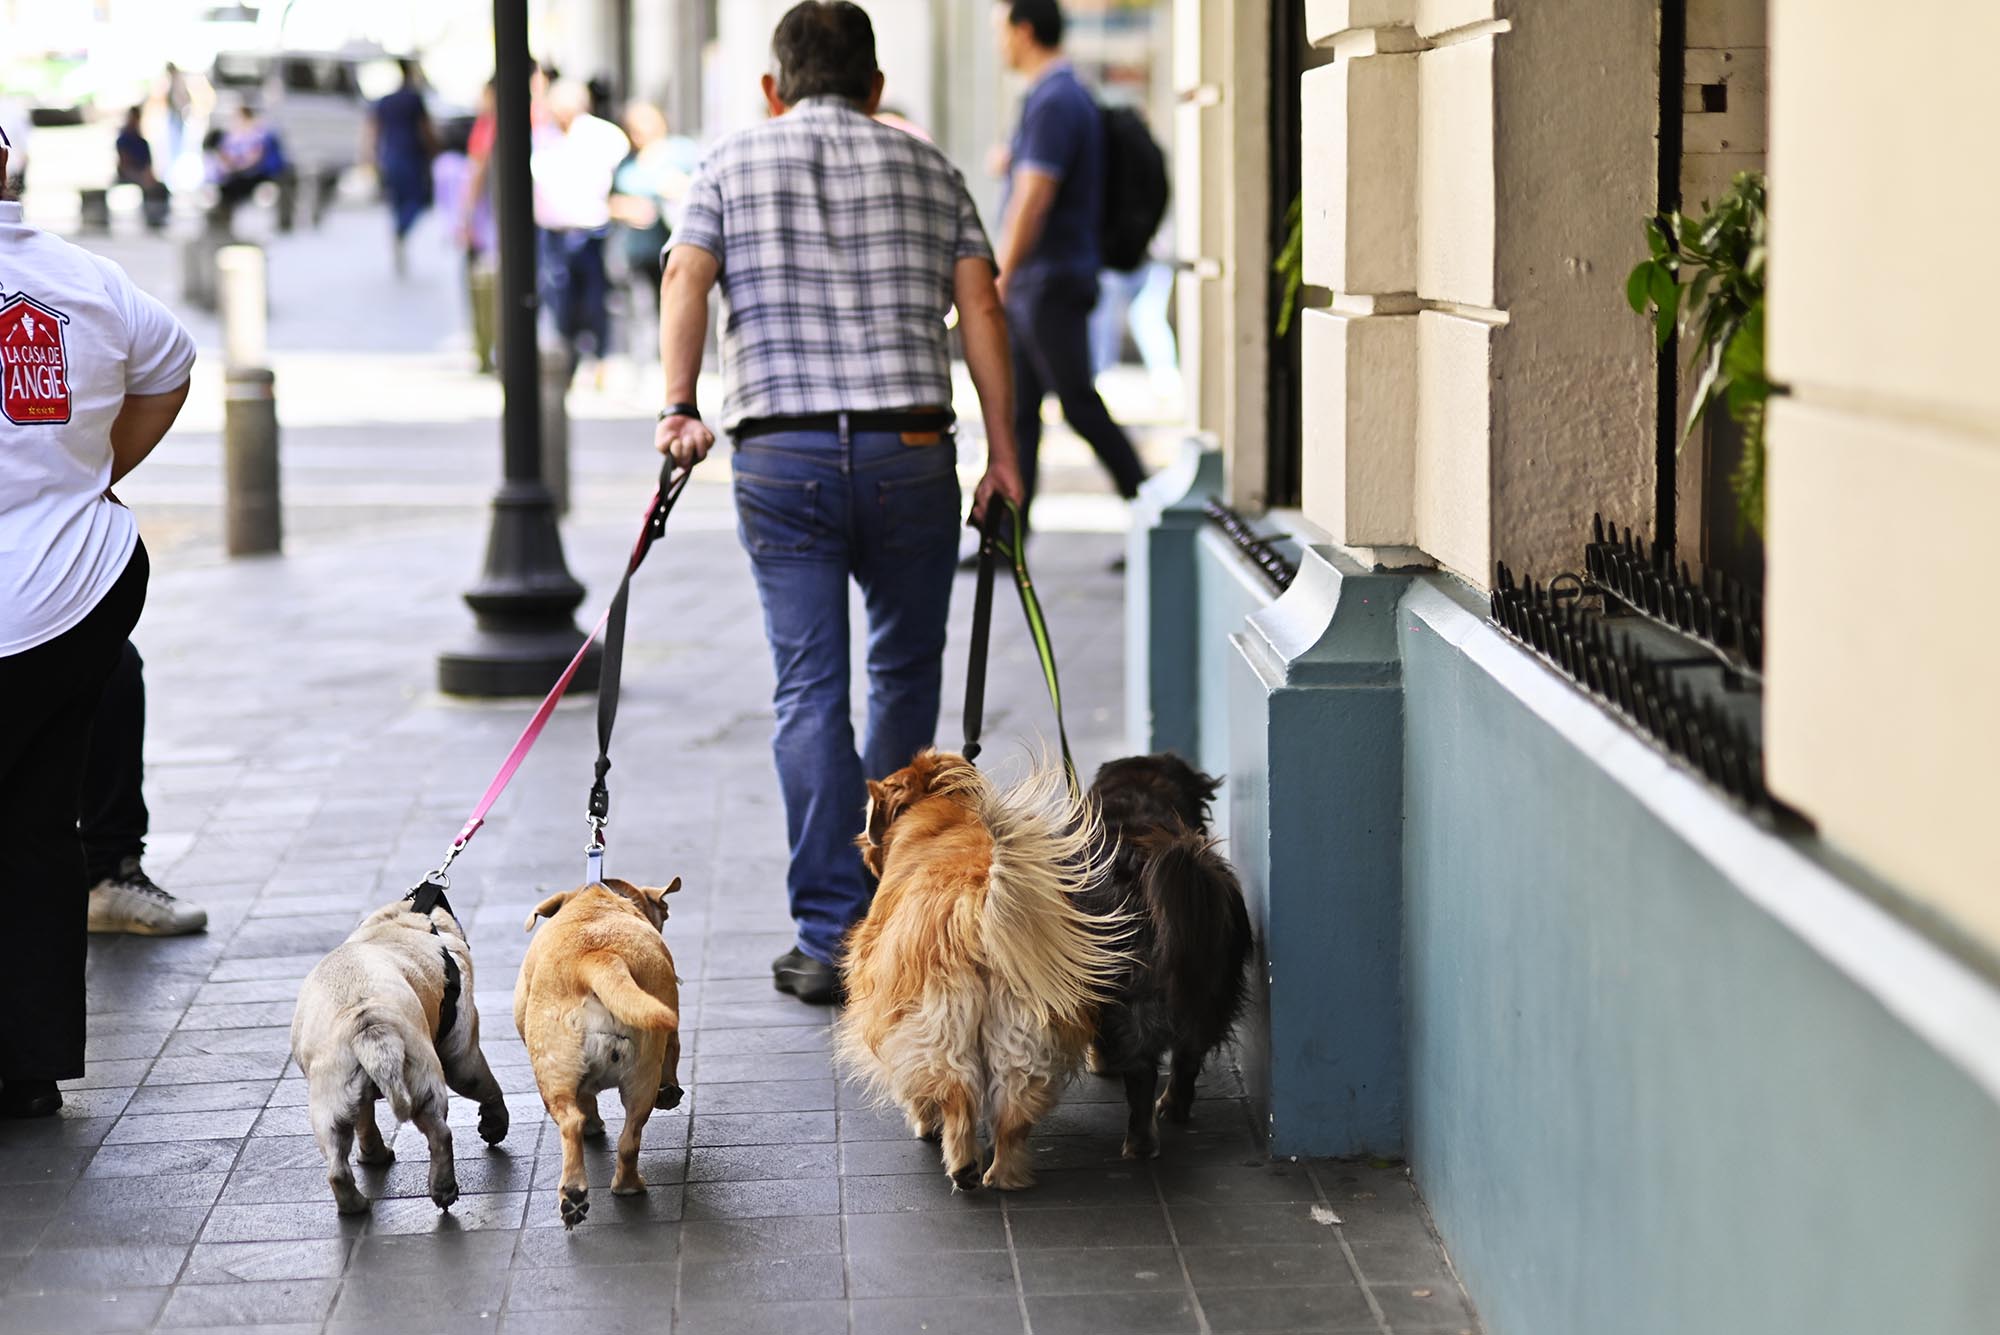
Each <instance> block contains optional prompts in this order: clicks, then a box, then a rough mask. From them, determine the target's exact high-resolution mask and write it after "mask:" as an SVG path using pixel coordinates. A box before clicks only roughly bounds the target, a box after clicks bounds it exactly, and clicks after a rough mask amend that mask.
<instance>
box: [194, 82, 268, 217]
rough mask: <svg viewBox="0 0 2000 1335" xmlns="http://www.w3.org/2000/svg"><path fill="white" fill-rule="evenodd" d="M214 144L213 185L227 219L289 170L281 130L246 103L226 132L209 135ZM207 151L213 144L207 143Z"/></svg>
mask: <svg viewBox="0 0 2000 1335" xmlns="http://www.w3.org/2000/svg"><path fill="white" fill-rule="evenodd" d="M209 135H210V138H212V139H213V141H214V159H213V161H212V163H211V165H210V171H211V173H212V177H211V179H212V182H213V184H214V186H215V190H216V195H217V197H218V198H219V199H220V201H221V205H222V211H223V214H224V216H225V217H226V216H229V215H232V214H234V213H235V212H236V209H237V207H238V206H239V205H241V204H242V203H243V202H244V201H245V200H247V199H249V198H250V196H252V195H253V194H255V193H256V192H257V187H258V186H260V185H263V184H264V183H265V182H267V181H270V182H275V181H276V180H277V179H278V177H279V176H280V175H281V174H282V173H283V172H284V170H285V150H284V146H283V145H282V144H280V143H279V141H278V134H277V131H275V130H273V129H272V128H271V127H270V126H268V125H266V124H264V122H263V121H261V120H259V119H258V117H257V109H256V108H255V107H253V106H251V105H250V104H249V103H247V102H246V103H244V104H243V105H242V106H240V107H238V108H237V109H236V119H235V122H234V123H233V124H232V125H231V126H230V127H229V128H228V129H226V130H223V131H220V132H219V134H218V132H216V131H213V130H211V131H210V132H209ZM202 147H203V148H204V149H207V148H208V147H209V143H208V141H207V140H204V141H203V144H202Z"/></svg>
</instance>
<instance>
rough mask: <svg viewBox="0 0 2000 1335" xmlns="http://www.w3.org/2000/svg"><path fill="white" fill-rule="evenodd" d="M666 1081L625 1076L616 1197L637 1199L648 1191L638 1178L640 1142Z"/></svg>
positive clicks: (613, 1191) (614, 1178)
mask: <svg viewBox="0 0 2000 1335" xmlns="http://www.w3.org/2000/svg"><path fill="white" fill-rule="evenodd" d="M660 1069H661V1071H662V1072H663V1073H664V1072H665V1070H666V1063H664V1062H662V1063H661V1065H660ZM664 1078H665V1076H664V1074H662V1075H661V1076H660V1077H657V1078H654V1079H642V1078H640V1077H639V1076H638V1075H636V1074H635V1073H632V1072H627V1073H626V1076H625V1083H624V1085H623V1086H622V1087H621V1088H620V1090H619V1093H620V1095H621V1096H623V1098H624V1100H625V1129H624V1130H623V1131H621V1132H619V1133H618V1167H617V1168H616V1169H615V1170H613V1172H612V1174H611V1194H612V1195H613V1196H637V1195H639V1194H640V1193H641V1192H643V1191H645V1189H646V1180H645V1179H644V1178H642V1177H640V1176H639V1141H640V1139H641V1138H642V1137H643V1136H644V1135H645V1133H646V1119H647V1118H649V1117H651V1116H652V1115H653V1101H654V1100H655V1099H657V1098H659V1096H660V1081H661V1080H662V1079H664Z"/></svg>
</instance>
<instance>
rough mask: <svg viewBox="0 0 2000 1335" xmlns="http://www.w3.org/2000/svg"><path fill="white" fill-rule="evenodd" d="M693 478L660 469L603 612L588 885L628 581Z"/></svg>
mask: <svg viewBox="0 0 2000 1335" xmlns="http://www.w3.org/2000/svg"><path fill="white" fill-rule="evenodd" d="M692 476H694V465H692V464H690V465H688V466H687V467H686V468H683V469H681V470H680V471H679V472H678V473H677V472H675V471H674V461H673V460H672V459H671V458H669V459H668V460H667V461H666V462H665V463H663V464H661V465H660V485H659V488H658V489H657V490H655V491H654V493H653V499H652V500H650V501H648V502H647V503H646V520H645V523H644V525H643V526H641V528H640V530H639V538H638V541H636V542H635V543H633V545H632V556H631V559H630V560H628V561H627V562H626V563H625V574H624V576H623V577H622V578H621V579H620V580H619V581H618V592H617V593H615V594H613V595H612V598H611V606H610V607H609V608H608V609H606V611H605V613H604V621H603V622H602V623H600V624H601V625H602V626H603V628H604V657H603V659H602V662H601V665H600V666H599V668H598V678H597V767H596V771H595V774H594V775H593V777H592V779H591V784H590V802H589V809H588V816H587V819H588V820H589V822H590V843H589V844H588V845H587V846H586V848H585V849H584V859H585V871H586V874H587V875H588V876H589V878H590V882H591V883H592V884H595V883H597V882H598V881H601V880H603V879H604V827H605V826H606V825H608V824H609V823H610V820H611V787H610V784H609V782H608V780H609V776H610V774H611V731H612V729H613V728H614V727H615V726H616V725H617V723H618V698H619V695H620V694H621V690H622V687H623V684H624V677H625V614H626V611H627V609H628V607H629V605H630V603H631V600H632V576H633V575H635V574H637V573H638V570H639V567H640V565H641V564H643V563H644V562H645V560H646V555H647V553H649V552H651V551H652V550H653V544H654V543H655V542H657V541H658V540H659V538H660V536H661V535H662V534H664V533H665V532H666V531H667V516H668V515H670V514H672V513H673V510H674V503H675V502H676V501H678V500H680V498H681V493H682V492H683V491H685V490H686V489H687V484H688V479H689V478H690V477H692Z"/></svg>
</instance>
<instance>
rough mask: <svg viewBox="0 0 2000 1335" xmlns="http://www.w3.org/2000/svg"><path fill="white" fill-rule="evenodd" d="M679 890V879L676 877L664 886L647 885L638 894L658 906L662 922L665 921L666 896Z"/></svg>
mask: <svg viewBox="0 0 2000 1335" xmlns="http://www.w3.org/2000/svg"><path fill="white" fill-rule="evenodd" d="M680 888H681V878H680V877H678V876H676V877H674V879H673V880H671V881H669V882H667V883H666V884H665V885H649V886H646V887H645V888H644V889H642V890H640V891H639V893H640V894H642V895H644V896H645V897H646V898H647V899H649V900H651V901H652V902H653V903H654V904H656V905H658V906H659V909H660V918H661V920H662V921H665V919H666V916H667V896H668V895H671V894H672V893H673V892H674V891H676V890H678V889H680Z"/></svg>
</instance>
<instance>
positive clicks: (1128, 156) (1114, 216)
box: [1098, 107, 1168, 273]
mask: <svg viewBox="0 0 2000 1335" xmlns="http://www.w3.org/2000/svg"><path fill="white" fill-rule="evenodd" d="M1103 113H1104V222H1103V227H1102V230H1101V231H1100V233H1099V236H1098V244H1099V248H1100V249H1101V250H1102V251H1103V252H1104V254H1103V260H1104V267H1105V268H1107V269H1116V270H1118V271H1120V272H1121V273H1122V272H1129V271H1130V270H1133V269H1136V268H1138V267H1139V266H1140V265H1141V264H1144V263H1145V262H1146V248H1147V247H1148V246H1150V245H1152V244H1153V234H1154V233H1155V232H1157V231H1159V230H1160V222H1161V220H1162V219H1163V218H1165V217H1166V216H1167V194H1168V187H1167V155H1166V154H1165V153H1163V152H1161V151H1160V146H1159V145H1158V144H1156V143H1154V142H1153V136H1152V134H1151V132H1149V131H1148V130H1147V129H1146V122H1145V121H1143V120H1141V119H1139V113H1138V112H1136V111H1134V110H1132V109H1131V108H1130V107H1105V108H1104V109H1103Z"/></svg>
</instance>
